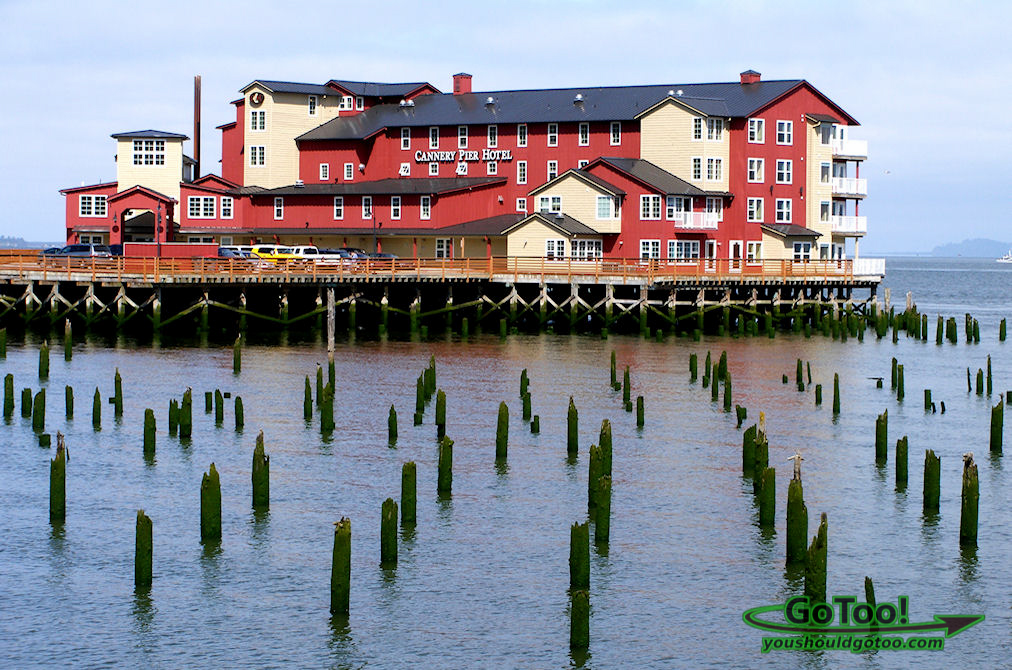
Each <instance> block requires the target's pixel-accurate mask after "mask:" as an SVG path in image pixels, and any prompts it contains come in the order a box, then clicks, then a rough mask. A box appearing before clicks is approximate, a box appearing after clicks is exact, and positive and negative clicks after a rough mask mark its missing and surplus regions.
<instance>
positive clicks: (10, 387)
mask: <svg viewBox="0 0 1012 670" xmlns="http://www.w3.org/2000/svg"><path fill="white" fill-rule="evenodd" d="M13 416H14V375H13V374H11V373H7V374H6V375H4V419H10V418H11V417H13Z"/></svg>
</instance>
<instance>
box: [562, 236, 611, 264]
mask: <svg viewBox="0 0 1012 670" xmlns="http://www.w3.org/2000/svg"><path fill="white" fill-rule="evenodd" d="M569 246H570V249H571V253H572V256H573V258H581V259H586V260H595V259H597V258H601V257H602V256H603V253H602V247H603V245H602V244H601V240H582V239H581V240H572V241H571V242H570V243H569Z"/></svg>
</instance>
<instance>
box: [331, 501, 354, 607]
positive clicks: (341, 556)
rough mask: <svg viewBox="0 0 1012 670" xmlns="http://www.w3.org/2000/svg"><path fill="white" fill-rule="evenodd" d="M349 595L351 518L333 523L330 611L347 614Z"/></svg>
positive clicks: (342, 518)
mask: <svg viewBox="0 0 1012 670" xmlns="http://www.w3.org/2000/svg"><path fill="white" fill-rule="evenodd" d="M350 595H351V520H350V519H348V518H346V517H341V520H340V521H338V522H337V523H335V524H334V551H333V556H332V559H331V564H330V613H331V614H333V615H336V616H347V614H348V609H349V608H348V606H349V601H350Z"/></svg>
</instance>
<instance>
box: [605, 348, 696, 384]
mask: <svg viewBox="0 0 1012 670" xmlns="http://www.w3.org/2000/svg"><path fill="white" fill-rule="evenodd" d="M612 370H614V368H612ZM698 375H699V357H698V356H696V354H690V355H689V382H690V383H692V384H695V383H696V377H697V376H698Z"/></svg>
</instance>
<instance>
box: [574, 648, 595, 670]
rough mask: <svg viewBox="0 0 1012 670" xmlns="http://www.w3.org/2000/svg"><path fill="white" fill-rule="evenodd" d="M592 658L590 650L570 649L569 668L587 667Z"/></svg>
mask: <svg viewBox="0 0 1012 670" xmlns="http://www.w3.org/2000/svg"><path fill="white" fill-rule="evenodd" d="M590 658H591V653H590V650H589V649H570V650H569V667H571V668H583V667H586V665H587V662H588V661H589V660H590Z"/></svg>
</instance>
